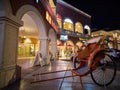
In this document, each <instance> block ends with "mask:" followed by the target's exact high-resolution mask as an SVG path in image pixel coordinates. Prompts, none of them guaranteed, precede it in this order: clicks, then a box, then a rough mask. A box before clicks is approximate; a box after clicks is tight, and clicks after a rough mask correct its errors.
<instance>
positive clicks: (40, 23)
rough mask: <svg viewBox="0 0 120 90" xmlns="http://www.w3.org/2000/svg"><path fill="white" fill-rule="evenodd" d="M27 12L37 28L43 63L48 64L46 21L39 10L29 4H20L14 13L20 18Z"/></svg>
mask: <svg viewBox="0 0 120 90" xmlns="http://www.w3.org/2000/svg"><path fill="white" fill-rule="evenodd" d="M26 13H27V14H28V15H29V16H31V18H32V19H33V20H34V22H35V24H36V26H37V29H38V37H39V38H38V39H39V42H40V47H39V50H40V52H41V53H42V57H43V60H44V64H49V60H48V36H47V29H46V23H45V21H44V20H43V17H42V15H41V14H40V13H39V11H38V10H37V9H36V8H35V7H33V6H31V5H24V6H22V7H21V8H20V9H19V10H18V11H17V13H16V17H17V18H18V19H19V20H21V18H22V17H23V15H24V14H26Z"/></svg>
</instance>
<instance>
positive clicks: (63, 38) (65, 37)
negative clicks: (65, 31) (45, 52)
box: [60, 35, 68, 41]
mask: <svg viewBox="0 0 120 90" xmlns="http://www.w3.org/2000/svg"><path fill="white" fill-rule="evenodd" d="M60 40H63V41H66V40H68V35H60Z"/></svg>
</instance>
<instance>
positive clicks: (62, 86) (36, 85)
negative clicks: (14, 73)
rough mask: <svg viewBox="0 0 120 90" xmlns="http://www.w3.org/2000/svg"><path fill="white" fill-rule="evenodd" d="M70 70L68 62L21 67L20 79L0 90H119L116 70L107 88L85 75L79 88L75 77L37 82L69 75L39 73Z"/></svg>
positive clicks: (69, 62) (64, 73)
mask: <svg viewBox="0 0 120 90" xmlns="http://www.w3.org/2000/svg"><path fill="white" fill-rule="evenodd" d="M30 62H31V63H33V61H30ZM21 65H22V63H21ZM28 65H29V64H28ZM30 65H32V64H30ZM23 66H24V65H23ZM118 66H119V65H118ZM72 68H73V65H72V63H71V61H68V60H67V61H62V60H56V61H51V63H50V64H49V65H46V66H43V67H41V66H35V67H33V66H31V67H29V68H28V67H27V68H25V67H23V68H22V79H21V80H20V81H17V82H15V83H14V84H12V85H9V86H7V87H5V88H3V89H1V90H119V89H120V70H117V75H116V77H115V80H114V81H113V83H112V84H110V85H109V86H107V87H100V86H98V85H96V84H95V83H94V82H93V81H92V79H91V76H90V75H87V76H85V77H83V78H82V80H83V87H82V86H81V84H80V79H79V77H77V76H76V77H74V80H73V78H72V77H70V78H62V79H57V80H51V81H45V82H39V80H45V79H50V78H57V77H62V76H67V75H71V72H70V71H64V72H59V73H52V74H46V75H39V74H41V73H45V72H53V71H59V70H66V69H72ZM35 81H37V82H35Z"/></svg>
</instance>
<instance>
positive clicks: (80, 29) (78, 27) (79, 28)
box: [75, 22, 83, 33]
mask: <svg viewBox="0 0 120 90" xmlns="http://www.w3.org/2000/svg"><path fill="white" fill-rule="evenodd" d="M75 32H77V33H83V27H82V24H81V23H80V22H77V23H76V24H75Z"/></svg>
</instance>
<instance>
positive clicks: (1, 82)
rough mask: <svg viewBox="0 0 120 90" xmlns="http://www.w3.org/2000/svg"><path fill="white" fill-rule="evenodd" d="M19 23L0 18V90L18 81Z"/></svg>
mask: <svg viewBox="0 0 120 90" xmlns="http://www.w3.org/2000/svg"><path fill="white" fill-rule="evenodd" d="M19 26H20V24H19V23H16V22H15V21H14V20H12V19H10V18H7V17H0V88H3V87H5V86H7V85H8V84H11V83H13V82H14V81H16V79H17V73H16V72H17V71H16V60H17V46H18V30H19Z"/></svg>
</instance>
